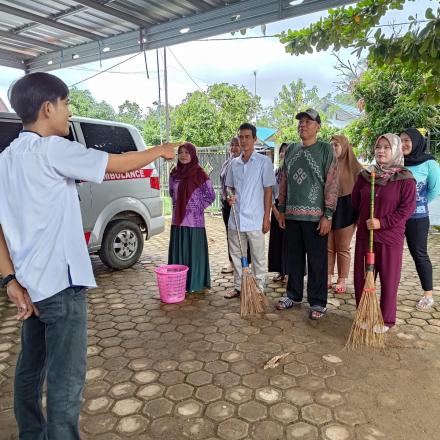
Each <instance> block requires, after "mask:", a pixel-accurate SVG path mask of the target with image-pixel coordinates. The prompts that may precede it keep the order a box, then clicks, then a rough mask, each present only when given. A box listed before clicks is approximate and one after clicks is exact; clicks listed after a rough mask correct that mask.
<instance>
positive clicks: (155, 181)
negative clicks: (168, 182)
mask: <svg viewBox="0 0 440 440" xmlns="http://www.w3.org/2000/svg"><path fill="white" fill-rule="evenodd" d="M150 186H151V188H153V189H160V182H159V177H150Z"/></svg>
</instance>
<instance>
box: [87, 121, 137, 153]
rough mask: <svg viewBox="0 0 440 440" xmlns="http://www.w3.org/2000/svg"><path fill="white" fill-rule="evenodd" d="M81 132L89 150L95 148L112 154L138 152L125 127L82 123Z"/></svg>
mask: <svg viewBox="0 0 440 440" xmlns="http://www.w3.org/2000/svg"><path fill="white" fill-rule="evenodd" d="M81 130H82V132H83V135H84V140H85V141H86V147H87V148H95V149H96V150H101V151H105V152H107V153H111V154H121V153H127V152H128V151H137V148H136V144H135V143H134V140H133V138H132V136H131V134H130V132H129V131H128V130H127V129H126V128H125V127H115V126H112V125H103V124H90V123H88V122H82V123H81Z"/></svg>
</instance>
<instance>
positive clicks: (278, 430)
mask: <svg viewBox="0 0 440 440" xmlns="http://www.w3.org/2000/svg"><path fill="white" fill-rule="evenodd" d="M283 431H284V430H283V426H282V425H280V424H279V423H277V422H273V421H271V420H265V421H264V422H258V423H255V424H254V426H253V427H252V438H253V439H255V440H279V439H282V438H283V437H284V435H283Z"/></svg>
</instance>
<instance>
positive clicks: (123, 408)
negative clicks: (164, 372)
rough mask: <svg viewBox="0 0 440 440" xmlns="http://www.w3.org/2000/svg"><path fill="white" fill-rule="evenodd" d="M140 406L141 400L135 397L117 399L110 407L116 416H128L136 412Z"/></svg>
mask: <svg viewBox="0 0 440 440" xmlns="http://www.w3.org/2000/svg"><path fill="white" fill-rule="evenodd" d="M141 408H142V402H141V401H140V400H138V399H135V398H129V399H122V400H118V401H117V402H116V403H115V405H114V406H113V408H112V412H113V413H114V414H116V415H117V416H128V415H130V414H134V413H136V412H138V411H139V410H140V409H141Z"/></svg>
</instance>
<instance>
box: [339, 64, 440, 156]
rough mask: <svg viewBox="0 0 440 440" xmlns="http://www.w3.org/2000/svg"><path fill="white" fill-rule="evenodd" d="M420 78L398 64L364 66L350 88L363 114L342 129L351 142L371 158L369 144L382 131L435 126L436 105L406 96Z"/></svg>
mask: <svg viewBox="0 0 440 440" xmlns="http://www.w3.org/2000/svg"><path fill="white" fill-rule="evenodd" d="M423 78H424V75H423V74H422V73H417V72H413V71H410V70H408V69H405V68H403V67H402V66H401V67H400V68H397V67H396V66H393V67H391V66H390V67H381V68H380V67H375V66H373V67H370V68H368V69H367V70H366V71H365V72H364V73H363V74H362V75H361V77H360V79H359V81H358V82H357V83H356V85H355V87H354V90H353V94H354V96H355V98H356V99H357V100H359V103H360V105H361V107H363V109H364V115H363V116H362V117H361V118H360V119H358V120H356V121H354V122H353V123H352V124H351V125H350V126H349V127H347V129H346V133H347V134H348V136H349V138H350V139H351V141H352V142H353V144H354V145H355V146H357V147H359V148H360V149H361V150H363V151H365V153H367V155H368V156H369V157H371V156H372V154H373V151H372V146H373V145H374V143H375V141H376V139H377V137H378V136H380V135H381V134H383V133H389V132H390V133H398V132H399V131H401V130H402V129H404V128H406V127H410V126H413V127H423V128H426V129H432V128H433V127H436V126H438V125H439V124H440V117H439V114H440V113H439V110H440V106H435V105H431V104H427V103H421V104H417V103H415V102H414V101H412V100H411V99H410V98H409V96H410V95H411V92H412V91H413V90H414V89H415V88H416V87H417V86H418V85H419V84H420V83H421V82H422V81H423Z"/></svg>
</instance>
